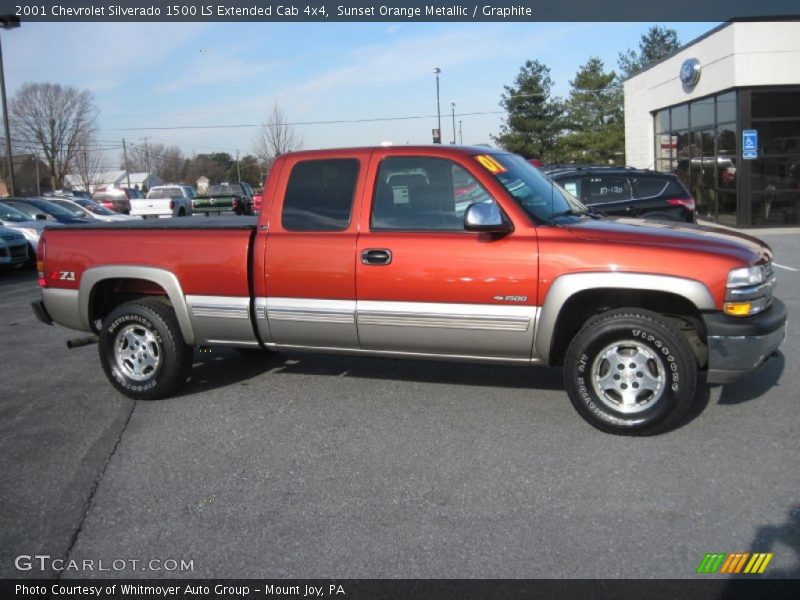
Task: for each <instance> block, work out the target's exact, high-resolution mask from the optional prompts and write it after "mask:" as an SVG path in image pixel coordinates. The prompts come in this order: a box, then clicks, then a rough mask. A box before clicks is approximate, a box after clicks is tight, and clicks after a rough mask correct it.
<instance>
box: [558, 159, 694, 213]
mask: <svg viewBox="0 0 800 600" xmlns="http://www.w3.org/2000/svg"><path fill="white" fill-rule="evenodd" d="M543 171H544V173H545V174H546V175H547V176H548V177H550V179H552V180H553V181H555V182H556V183H557V184H559V185H560V186H561V187H563V188H564V189H565V190H567V191H568V192H569V193H570V194H572V195H573V196H575V197H576V198H578V199H579V200H580V201H581V202H583V203H584V204H585V205H587V206H589V207H591V208H593V209H595V210H598V211H600V212H602V213H604V214H606V215H609V216H614V217H621V216H624V217H639V218H643V219H667V220H672V221H683V222H686V223H694V222H695V201H694V198H693V197H692V195H691V194H690V193H689V192H688V191H687V190H686V188H685V187H683V184H682V183H681V182H680V180H679V179H678V178H677V177H676V176H675V175H672V174H670V173H659V172H658V171H650V170H647V169H633V168H630V167H592V166H583V167H575V166H568V167H545V168H544V169H543Z"/></svg>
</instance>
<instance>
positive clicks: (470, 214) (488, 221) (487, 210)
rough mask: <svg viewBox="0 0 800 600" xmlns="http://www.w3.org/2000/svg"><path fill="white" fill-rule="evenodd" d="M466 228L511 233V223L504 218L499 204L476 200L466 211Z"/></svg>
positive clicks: (468, 229)
mask: <svg viewBox="0 0 800 600" xmlns="http://www.w3.org/2000/svg"><path fill="white" fill-rule="evenodd" d="M464 229H466V230H467V231H483V232H488V233H510V232H511V231H513V227H512V226H511V223H509V222H508V221H506V220H505V219H503V215H502V214H501V212H500V209H499V208H498V207H497V204H495V203H494V202H491V203H489V204H485V203H479V202H476V203H475V204H470V205H469V206H468V207H467V212H466V213H464Z"/></svg>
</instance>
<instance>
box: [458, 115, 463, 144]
mask: <svg viewBox="0 0 800 600" xmlns="http://www.w3.org/2000/svg"><path fill="white" fill-rule="evenodd" d="M463 122H464V121H462V120H461V119H459V121H458V143H459V144H461V145H462V146H463V145H464V132H463V131H461V124H462V123H463Z"/></svg>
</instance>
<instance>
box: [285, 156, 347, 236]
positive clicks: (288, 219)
mask: <svg viewBox="0 0 800 600" xmlns="http://www.w3.org/2000/svg"><path fill="white" fill-rule="evenodd" d="M357 178H358V161H357V160H356V159H354V158H341V159H329V160H307V161H303V162H299V163H297V164H296V165H295V166H294V167H293V168H292V172H291V174H290V175H289V183H288V184H287V185H286V196H285V197H284V199H283V211H282V213H281V224H282V225H283V228H284V229H285V230H287V231H343V230H345V229H347V227H348V225H349V224H350V215H351V214H352V212H353V196H354V194H355V189H356V179H357Z"/></svg>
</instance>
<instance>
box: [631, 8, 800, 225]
mask: <svg viewBox="0 0 800 600" xmlns="http://www.w3.org/2000/svg"><path fill="white" fill-rule="evenodd" d="M625 152H626V157H627V162H628V164H629V165H631V166H633V167H640V168H649V169H656V170H658V171H663V172H668V173H675V174H676V175H677V176H678V177H679V178H680V179H681V180H682V181H683V182H684V184H685V185H686V186H687V187H688V188H689V190H690V191H691V192H692V195H693V196H694V198H695V200H696V201H697V207H698V216H699V217H701V218H703V219H706V220H710V221H715V222H718V223H721V224H724V225H730V226H735V227H780V226H797V225H800V21H788V20H786V21H769V22H764V21H750V20H741V21H737V20H734V21H732V22H729V23H725V24H723V25H721V26H719V27H717V28H716V29H713V30H712V31H710V32H708V33H707V34H705V35H703V36H701V37H699V38H698V39H696V40H694V41H692V42H690V43H689V44H687V45H686V46H684V47H682V48H681V49H680V50H678V51H677V52H676V53H674V54H673V55H671V56H670V57H668V58H666V59H664V60H662V61H660V62H658V63H656V64H654V65H652V66H650V67H649V68H648V69H646V70H644V71H642V72H641V73H639V74H637V75H635V76H634V77H631V78H630V79H628V80H627V81H626V82H625Z"/></svg>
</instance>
